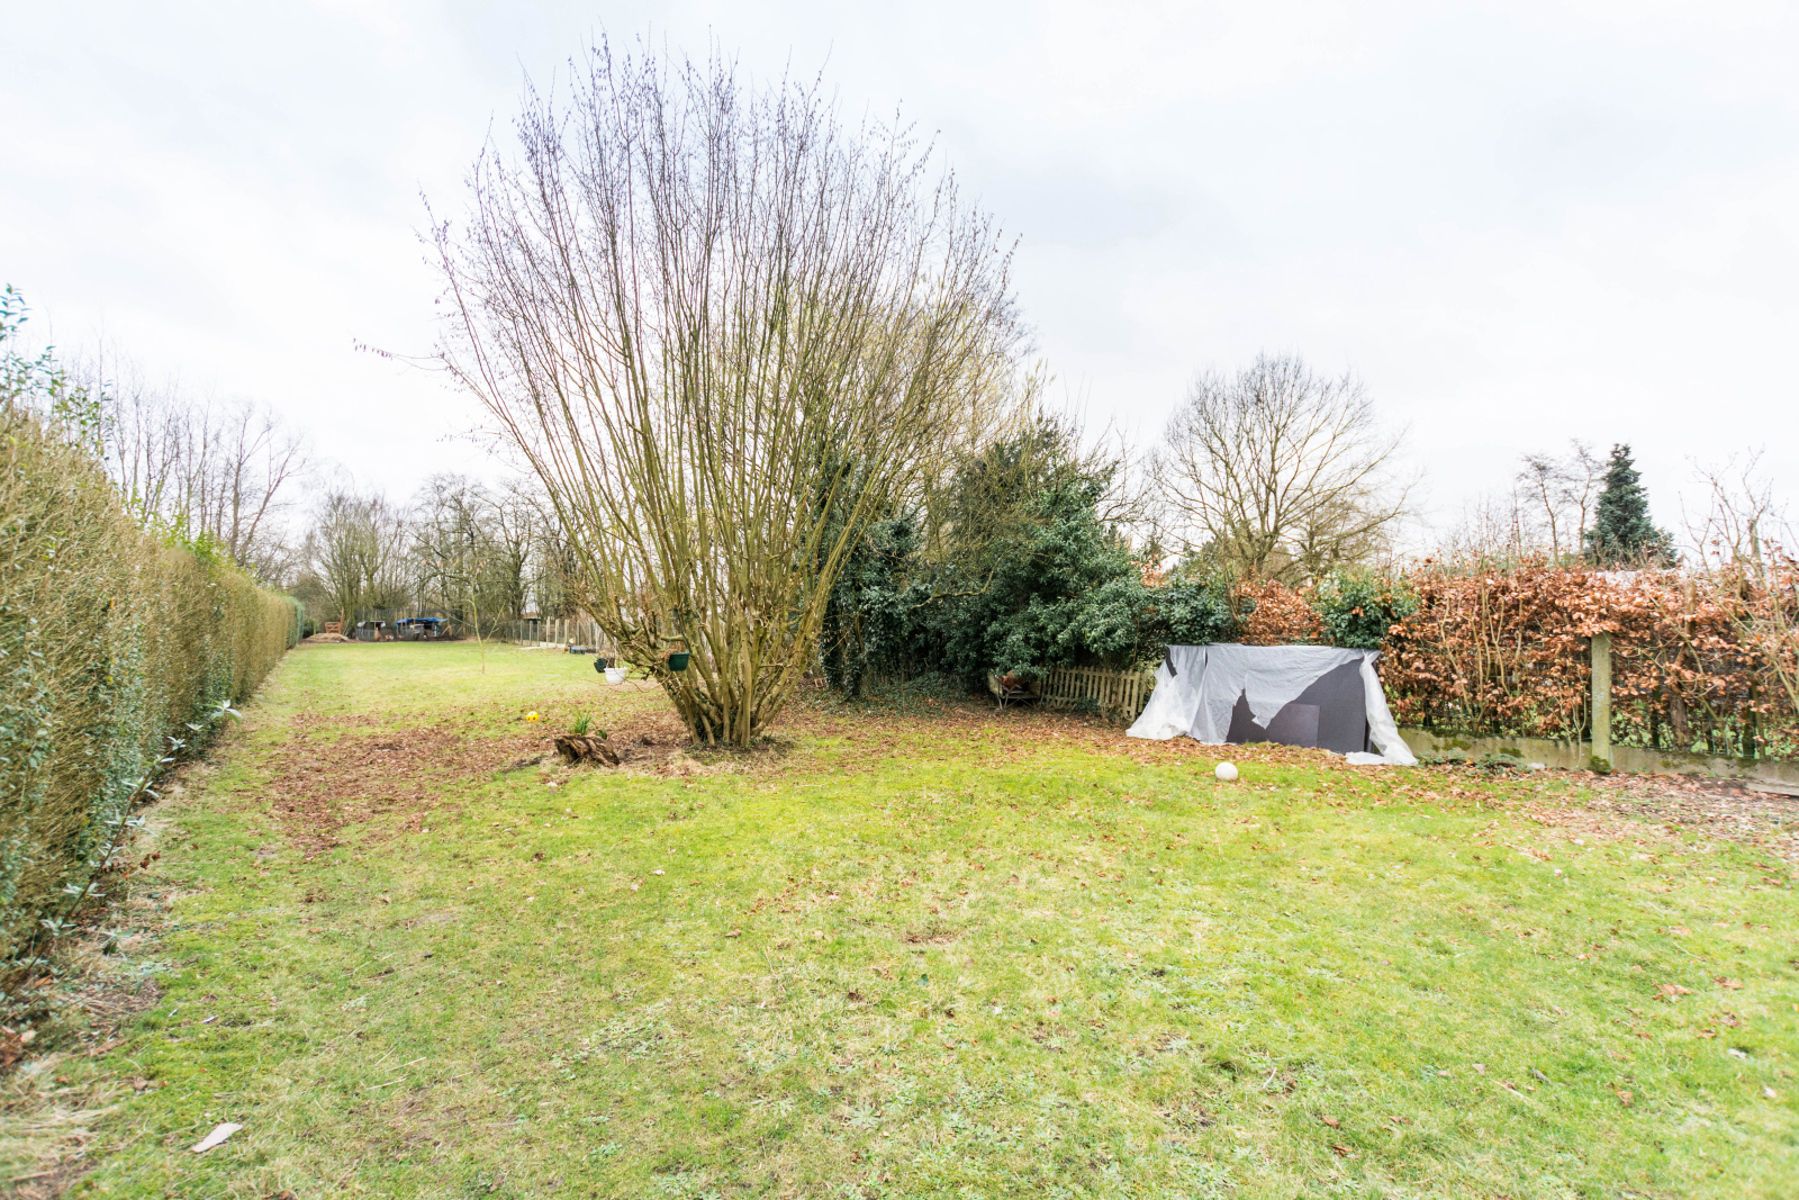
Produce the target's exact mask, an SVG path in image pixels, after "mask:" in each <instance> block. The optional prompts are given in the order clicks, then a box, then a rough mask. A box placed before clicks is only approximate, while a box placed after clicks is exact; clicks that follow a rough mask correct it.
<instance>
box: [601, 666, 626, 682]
mask: <svg viewBox="0 0 1799 1200" xmlns="http://www.w3.org/2000/svg"><path fill="white" fill-rule="evenodd" d="M624 681H625V669H624V668H623V667H607V668H606V682H607V683H623V682H624Z"/></svg>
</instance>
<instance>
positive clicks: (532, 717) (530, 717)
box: [525, 712, 541, 721]
mask: <svg viewBox="0 0 1799 1200" xmlns="http://www.w3.org/2000/svg"><path fill="white" fill-rule="evenodd" d="M540 719H541V718H540V717H538V715H537V714H536V713H534V712H528V713H526V714H525V720H527V721H536V720H540Z"/></svg>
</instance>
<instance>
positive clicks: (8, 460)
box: [0, 403, 298, 986]
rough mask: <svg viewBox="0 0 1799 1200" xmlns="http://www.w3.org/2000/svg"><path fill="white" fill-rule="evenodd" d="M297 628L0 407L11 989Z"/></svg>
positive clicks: (49, 437)
mask: <svg viewBox="0 0 1799 1200" xmlns="http://www.w3.org/2000/svg"><path fill="white" fill-rule="evenodd" d="M297 636H298V610H297V609H296V607H295V606H294V604H293V603H292V602H291V601H290V600H289V599H288V598H287V597H286V596H283V595H280V594H278V593H275V592H271V591H268V590H266V589H264V588H261V587H258V586H257V585H256V584H255V583H254V582H253V581H252V580H251V579H250V578H249V577H248V576H247V575H245V574H244V573H243V572H242V571H240V570H239V569H238V568H236V567H235V566H233V565H231V564H230V563H229V562H226V561H224V560H222V559H220V558H218V557H216V556H214V555H212V554H210V553H208V552H207V551H206V550H205V548H204V547H200V548H196V547H194V546H191V545H188V544H185V543H182V542H180V541H178V540H176V539H171V538H163V537H158V536H157V535H155V534H153V533H150V532H146V531H145V530H144V529H143V528H142V527H141V526H140V525H139V524H138V522H137V521H135V520H133V519H132V518H131V517H130V516H129V515H128V514H127V513H126V511H125V507H124V505H123V503H122V502H121V501H120V498H119V496H118V494H117V492H116V491H115V490H114V489H113V487H112V485H111V483H110V481H109V480H108V479H107V478H106V475H105V473H104V472H103V471H102V470H101V468H100V466H99V465H98V464H97V463H96V462H94V461H93V459H92V458H91V456H89V455H88V454H86V453H84V452H82V451H81V450H79V449H77V448H76V447H74V446H72V445H70V444H69V442H68V440H67V439H65V438H63V437H59V436H58V435H57V434H56V433H54V432H52V431H50V430H48V429H46V428H45V426H44V424H43V422H42V421H41V420H40V418H39V417H38V416H36V415H34V414H33V413H32V412H30V411H27V410H26V409H25V408H24V407H23V406H22V405H16V404H10V403H7V404H0V986H3V985H4V984H6V983H7V982H8V981H10V980H16V979H17V977H18V972H19V971H20V970H21V969H22V968H26V967H29V966H30V965H32V963H33V962H34V961H35V956H36V954H37V953H38V951H39V950H40V949H41V947H42V946H43V944H44V943H45V941H46V940H47V939H46V935H47V934H54V933H55V932H57V923H58V921H59V919H60V918H61V917H62V916H63V915H64V914H66V913H67V912H68V910H69V908H70V906H71V903H72V902H73V901H74V900H75V899H76V898H77V897H78V896H79V895H80V894H81V892H82V889H83V888H85V887H86V886H87V884H88V881H89V880H90V879H91V878H92V877H93V875H94V873H95V872H96V871H97V870H98V869H100V868H101V867H102V866H103V865H104V864H105V861H106V858H107V856H108V854H109V853H110V852H111V850H112V847H113V846H114V844H115V843H116V841H117V838H118V835H119V833H120V831H121V830H122V829H123V827H124V825H125V823H126V821H127V818H128V816H129V812H130V808H131V805H132V802H133V800H134V798H135V797H136V796H137V795H138V794H139V792H140V791H141V790H142V789H143V788H144V787H145V786H147V784H148V783H149V781H151V780H153V779H154V778H155V776H156V775H157V773H158V768H159V766H161V765H164V764H165V763H166V762H167V761H169V760H171V759H172V758H175V757H179V756H181V755H182V754H184V753H188V752H191V751H192V750H193V749H195V748H196V747H197V746H198V745H199V744H201V743H202V742H204V740H205V739H206V738H207V737H208V736H209V735H210V733H211V732H212V730H213V728H214V726H215V725H216V723H217V718H218V717H219V715H220V713H221V712H222V709H223V706H224V705H227V704H229V703H231V702H232V701H235V700H238V699H241V698H242V697H243V696H245V695H246V694H248V693H249V691H250V690H251V689H252V688H254V687H255V686H256V684H257V683H258V682H259V681H260V680H261V679H262V677H263V676H264V675H265V674H267V673H268V671H269V668H270V667H272V666H274V664H275V662H276V660H277V659H279V658H280V657H281V655H282V653H283V652H284V651H285V650H287V648H288V647H290V646H291V645H293V644H294V642H295V641H296V640H297Z"/></svg>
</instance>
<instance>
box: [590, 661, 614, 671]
mask: <svg viewBox="0 0 1799 1200" xmlns="http://www.w3.org/2000/svg"><path fill="white" fill-rule="evenodd" d="M611 665H612V660H611V659H609V658H596V659H594V660H593V669H594V670H595V671H604V670H605V669H606V668H607V667H610V666H611Z"/></svg>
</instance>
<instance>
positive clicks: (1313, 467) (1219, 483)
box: [1151, 356, 1408, 583]
mask: <svg viewBox="0 0 1799 1200" xmlns="http://www.w3.org/2000/svg"><path fill="white" fill-rule="evenodd" d="M1398 447H1399V435H1398V434H1392V433H1385V432H1383V431H1382V430H1381V428H1380V426H1379V424H1378V423H1377V421H1376V419H1375V415H1374V408H1373V405H1372V403H1371V402H1370V401H1369V399H1368V395H1367V392H1366V391H1365V390H1364V389H1363V388H1362V385H1361V384H1360V383H1358V382H1357V381H1356V380H1355V379H1354V378H1353V377H1351V376H1347V375H1345V376H1342V377H1339V378H1329V377H1326V376H1322V375H1318V374H1315V373H1314V372H1313V371H1312V370H1311V369H1310V368H1308V367H1307V366H1306V365H1305V363H1303V362H1302V361H1300V360H1299V359H1297V358H1292V357H1267V356H1264V357H1260V358H1258V359H1256V361H1255V362H1254V363H1253V364H1252V365H1251V366H1250V367H1248V368H1247V369H1245V370H1242V371H1239V372H1237V373H1236V374H1234V375H1221V374H1207V375H1202V376H1201V377H1200V378H1199V379H1198V380H1196V381H1195V382H1194V384H1193V386H1192V389H1191V390H1190V391H1189V392H1188V394H1187V400H1186V403H1185V404H1183V405H1182V406H1181V408H1180V409H1179V410H1178V411H1177V412H1176V413H1175V415H1174V418H1173V419H1172V420H1171V421H1170V422H1169V426H1168V430H1167V434H1166V436H1165V438H1164V439H1163V444H1162V446H1161V447H1159V448H1158V451H1157V453H1156V455H1155V458H1154V459H1153V461H1152V464H1151V471H1152V474H1153V478H1154V480H1155V482H1156V484H1157V487H1158V491H1159V492H1160V494H1161V496H1162V499H1163V501H1164V503H1165V504H1166V505H1167V507H1168V509H1169V512H1170V515H1171V517H1172V518H1173V519H1174V521H1175V523H1176V524H1177V526H1184V527H1185V532H1186V534H1187V537H1188V540H1189V543H1190V544H1191V545H1193V546H1194V547H1196V548H1199V549H1201V550H1202V551H1203V553H1204V554H1205V555H1206V556H1207V557H1208V558H1209V559H1210V560H1211V562H1212V564H1213V565H1215V566H1216V567H1218V568H1220V569H1221V570H1224V571H1226V572H1229V573H1231V574H1234V575H1243V576H1250V577H1257V578H1268V579H1278V580H1280V581H1282V582H1285V583H1303V582H1306V581H1308V580H1313V579H1317V578H1318V577H1320V576H1321V575H1323V574H1325V573H1327V572H1328V571H1330V570H1331V569H1332V568H1334V567H1338V566H1344V565H1352V564H1356V563H1359V562H1363V561H1365V560H1367V559H1368V558H1370V557H1371V556H1373V555H1375V554H1377V553H1378V552H1380V551H1381V550H1383V549H1384V548H1385V546H1386V543H1387V540H1388V534H1389V530H1390V528H1391V526H1392V524H1393V522H1394V521H1395V520H1396V519H1398V517H1399V516H1400V515H1401V514H1402V513H1403V512H1404V510H1405V503H1406V496H1407V491H1408V488H1407V486H1406V485H1405V484H1404V483H1403V482H1401V481H1399V480H1396V479H1395V478H1394V477H1393V473H1392V470H1391V468H1392V461H1393V456H1394V452H1395V451H1396V450H1397V449H1398Z"/></svg>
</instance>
